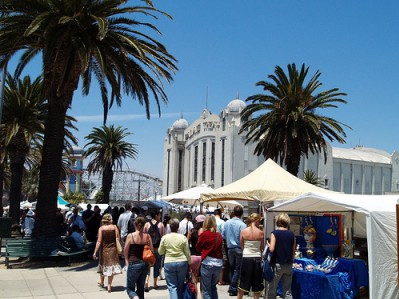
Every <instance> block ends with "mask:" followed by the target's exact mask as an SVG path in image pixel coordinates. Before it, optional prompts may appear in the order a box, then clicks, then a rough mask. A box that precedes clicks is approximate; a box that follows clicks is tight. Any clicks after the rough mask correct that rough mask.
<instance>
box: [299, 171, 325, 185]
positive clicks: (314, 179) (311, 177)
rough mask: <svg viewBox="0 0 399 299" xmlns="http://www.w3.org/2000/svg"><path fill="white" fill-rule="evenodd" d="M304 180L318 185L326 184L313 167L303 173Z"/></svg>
mask: <svg viewBox="0 0 399 299" xmlns="http://www.w3.org/2000/svg"><path fill="white" fill-rule="evenodd" d="M303 180H304V181H305V182H306V183H309V184H312V185H315V186H318V187H323V186H324V182H323V180H322V179H321V178H319V177H318V176H317V175H316V174H315V173H314V172H313V170H311V169H308V170H306V171H305V172H304V173H303Z"/></svg>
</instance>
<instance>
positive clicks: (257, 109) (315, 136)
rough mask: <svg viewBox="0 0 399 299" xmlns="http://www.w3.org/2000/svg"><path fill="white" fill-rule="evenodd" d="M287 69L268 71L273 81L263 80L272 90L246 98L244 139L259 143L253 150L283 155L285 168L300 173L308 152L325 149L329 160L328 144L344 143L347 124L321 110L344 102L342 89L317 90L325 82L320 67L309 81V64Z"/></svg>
mask: <svg viewBox="0 0 399 299" xmlns="http://www.w3.org/2000/svg"><path fill="white" fill-rule="evenodd" d="M287 68H288V74H285V73H284V71H283V69H282V68H281V67H279V66H276V68H275V73H274V74H273V75H269V76H268V78H269V79H270V80H271V82H268V81H260V82H258V83H256V85H257V86H261V87H263V89H264V90H265V91H266V92H267V93H268V94H256V95H253V96H250V97H248V98H247V99H246V101H247V102H249V103H250V104H248V106H247V107H246V108H244V109H243V111H242V114H241V118H242V120H243V126H242V128H241V130H240V133H244V134H245V137H246V143H249V142H255V143H256V147H255V150H254V153H255V154H256V155H258V156H259V155H263V156H264V157H265V158H271V159H274V160H276V161H277V160H280V163H281V164H283V163H284V165H285V166H286V168H287V171H289V172H290V173H291V174H293V175H295V176H296V175H297V174H298V167H299V163H300V159H301V156H302V155H305V156H306V157H308V154H309V152H311V153H312V154H314V153H316V152H323V153H324V159H325V160H326V159H327V143H326V140H325V138H327V139H329V140H330V141H333V140H336V141H338V142H340V143H345V140H344V138H345V137H346V134H345V132H344V130H343V126H345V127H347V128H350V127H349V126H347V125H345V124H343V123H341V122H339V121H336V120H335V119H333V118H330V117H327V116H324V115H322V114H320V110H321V109H325V108H337V107H338V106H337V103H344V104H346V101H345V100H344V99H342V98H341V97H342V96H346V94H345V93H343V92H339V90H338V88H333V89H330V90H327V91H322V92H319V93H317V94H316V93H315V92H316V89H317V88H318V87H320V86H321V85H322V84H321V83H320V82H319V77H320V75H321V73H320V72H319V71H317V72H316V73H315V74H314V75H313V76H312V77H311V78H310V80H309V81H308V82H307V83H306V82H305V79H306V75H307V73H308V70H309V67H305V65H304V64H302V67H301V69H300V71H299V70H297V68H296V66H295V64H294V63H293V64H289V65H288V66H287Z"/></svg>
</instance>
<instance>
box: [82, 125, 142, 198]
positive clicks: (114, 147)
mask: <svg viewBox="0 0 399 299" xmlns="http://www.w3.org/2000/svg"><path fill="white" fill-rule="evenodd" d="M129 135H131V133H128V132H126V128H125V129H122V127H120V126H119V127H117V128H115V127H114V126H113V125H111V126H110V127H108V126H105V125H104V126H102V127H101V128H94V129H93V130H92V132H91V133H90V134H89V135H88V136H86V137H85V139H86V140H87V141H88V143H87V144H86V145H85V147H87V150H86V151H85V154H84V156H85V157H86V158H87V157H88V156H90V155H93V159H92V160H91V161H90V162H89V164H88V165H87V170H88V171H89V173H97V172H99V173H101V174H102V188H101V190H102V192H103V194H104V197H103V203H107V204H108V203H109V194H110V192H111V188H112V181H113V177H114V170H118V169H122V164H123V161H124V159H126V158H133V159H135V158H136V156H137V149H136V144H131V143H128V142H126V141H124V140H123V139H124V138H126V137H127V136H129Z"/></svg>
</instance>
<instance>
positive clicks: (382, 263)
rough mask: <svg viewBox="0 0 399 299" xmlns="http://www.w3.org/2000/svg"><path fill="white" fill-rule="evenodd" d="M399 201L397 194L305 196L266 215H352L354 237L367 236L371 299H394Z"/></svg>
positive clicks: (396, 272)
mask: <svg viewBox="0 0 399 299" xmlns="http://www.w3.org/2000/svg"><path fill="white" fill-rule="evenodd" d="M398 200H399V195H355V194H325V193H324V194H323V193H307V194H303V195H301V196H298V197H296V198H294V199H291V200H288V201H285V202H283V203H280V204H278V205H276V206H274V207H271V208H269V209H268V210H267V213H268V214H269V215H270V216H273V215H274V214H275V213H278V212H288V213H300V212H316V213H317V212H320V213H321V212H327V213H331V212H348V211H350V212H352V213H354V218H355V219H354V220H355V223H354V226H353V229H354V235H357V234H358V235H361V234H362V233H363V232H364V231H365V232H366V237H367V249H368V266H369V283H370V298H386V299H396V298H399V292H398V260H397V256H398V255H397V254H398V252H397V248H396V244H397V236H396V204H397V202H398ZM267 218H268V220H270V219H273V217H267ZM268 223H269V221H268ZM365 228H366V229H365ZM269 230H270V229H269V227H268V231H269Z"/></svg>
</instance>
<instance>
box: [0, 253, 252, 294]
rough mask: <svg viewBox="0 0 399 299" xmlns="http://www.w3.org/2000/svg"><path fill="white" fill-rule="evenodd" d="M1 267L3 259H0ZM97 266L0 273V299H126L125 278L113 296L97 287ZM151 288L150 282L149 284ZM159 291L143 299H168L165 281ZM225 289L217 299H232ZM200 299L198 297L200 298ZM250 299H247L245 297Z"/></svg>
mask: <svg viewBox="0 0 399 299" xmlns="http://www.w3.org/2000/svg"><path fill="white" fill-rule="evenodd" d="M0 264H2V266H4V256H3V257H1V259H0ZM98 279H99V276H98V274H97V262H88V263H83V264H79V265H74V266H71V267H52V268H36V269H32V268H27V269H4V267H1V269H0V298H10V299H11V298H20V299H30V298H40V299H47V298H48V299H50V298H60V299H63V298H65V299H69V298H72V299H79V298H87V299H100V298H106V299H112V298H127V293H126V291H125V285H126V274H125V273H123V274H121V275H116V276H115V277H114V281H113V283H112V285H113V289H112V293H108V292H107V290H106V289H105V288H101V287H99V286H98V285H97V281H98ZM150 285H152V279H151V280H150ZM158 285H159V286H160V287H159V288H158V289H156V290H155V289H150V292H148V293H145V298H169V292H168V290H167V288H166V281H165V280H159V281H158ZM227 289H228V286H218V294H219V298H220V299H227V298H234V297H230V296H229V294H228V292H227ZM199 298H200V297H199ZM245 298H249V297H245Z"/></svg>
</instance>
